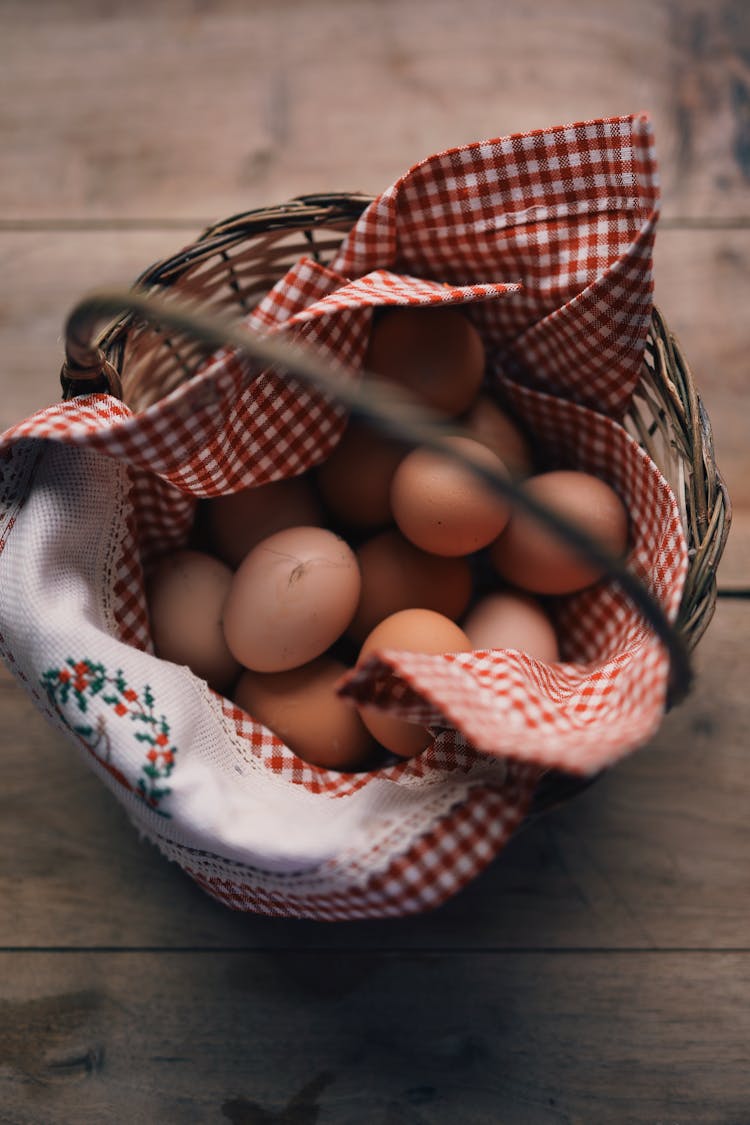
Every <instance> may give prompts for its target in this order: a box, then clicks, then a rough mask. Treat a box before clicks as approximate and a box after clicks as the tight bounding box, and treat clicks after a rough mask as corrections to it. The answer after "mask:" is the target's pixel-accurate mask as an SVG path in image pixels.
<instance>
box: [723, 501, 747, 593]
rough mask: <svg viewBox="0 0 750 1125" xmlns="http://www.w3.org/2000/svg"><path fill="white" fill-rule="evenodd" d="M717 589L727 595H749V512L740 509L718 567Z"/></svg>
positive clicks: (736, 512)
mask: <svg viewBox="0 0 750 1125" xmlns="http://www.w3.org/2000/svg"><path fill="white" fill-rule="evenodd" d="M719 588H720V589H721V590H722V591H723V592H725V593H727V594H735V595H736V594H749V593H750V511H748V510H747V508H740V509H739V510H738V511H735V512H734V515H733V516H732V528H731V531H730V534H729V540H728V541H727V546H726V550H725V552H724V556H723V558H722V560H721V565H720V567H719Z"/></svg>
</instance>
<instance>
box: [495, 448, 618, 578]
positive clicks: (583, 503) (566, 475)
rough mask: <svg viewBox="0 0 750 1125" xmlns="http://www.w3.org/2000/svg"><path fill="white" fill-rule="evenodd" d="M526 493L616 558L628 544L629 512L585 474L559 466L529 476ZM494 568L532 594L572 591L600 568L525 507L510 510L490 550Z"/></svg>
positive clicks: (610, 491)
mask: <svg viewBox="0 0 750 1125" xmlns="http://www.w3.org/2000/svg"><path fill="white" fill-rule="evenodd" d="M525 488H526V489H527V491H528V492H529V494H530V496H531V497H532V498H533V499H535V500H538V501H539V502H540V503H542V504H545V505H546V506H547V507H549V508H550V509H551V510H552V511H554V512H556V513H557V514H558V515H560V516H562V517H563V518H565V519H567V520H568V521H569V522H570V523H573V524H575V525H577V526H578V527H579V528H580V529H581V530H582V531H584V532H586V533H588V535H590V536H591V538H592V539H595V540H597V541H598V542H599V543H600V544H601V546H602V548H604V549H606V550H607V551H609V552H610V554H612V555H614V556H616V557H618V556H620V557H621V556H623V555H624V554H625V551H626V548H627V543H628V517H627V512H626V511H625V507H624V505H623V503H622V501H621V500H620V497H619V496H618V495H617V493H616V492H615V491H614V489H612V488H610V486H609V485H608V484H606V483H605V482H604V481H603V480H600V479H599V478H598V477H594V476H591V475H590V474H589V473H581V472H575V471H571V470H558V471H555V472H551V473H542V474H540V475H539V476H536V477H531V479H530V480H529V481H528V482H527V483H526V485H525ZM490 557H491V559H492V563H493V565H494V566H495V568H496V570H497V571H498V573H499V574H500V575H501V576H502V577H503V578H505V579H506V580H507V581H508V582H512V583H513V585H515V586H520V587H521V589H523V590H529V591H530V592H531V593H536V594H571V593H574V592H575V591H576V590H583V589H584V588H585V587H586V586H590V585H592V583H594V582H597V581H598V580H599V579H600V578H601V577H602V573H603V572H602V570H601V568H600V567H598V566H596V565H594V564H593V563H591V562H589V561H588V560H587V559H585V558H583V557H582V556H580V555H579V554H578V553H577V552H576V551H574V550H573V549H572V548H571V547H568V546H567V545H566V543H565V542H564V541H563V540H562V539H561V538H560V537H559V536H558V535H556V534H555V533H554V532H553V531H551V530H549V531H548V530H547V528H546V527H544V526H543V525H542V524H541V522H540V521H539V520H537V519H535V518H534V517H533V516H530V515H526V514H525V513H524V512H520V511H516V512H514V513H513V515H512V517H511V519H510V522H509V523H508V526H507V528H506V529H505V531H504V532H503V534H502V535H501V536H500V538H499V539H498V540H497V542H495V543H493V545H492V547H491V549H490Z"/></svg>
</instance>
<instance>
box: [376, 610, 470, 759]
mask: <svg viewBox="0 0 750 1125" xmlns="http://www.w3.org/2000/svg"><path fill="white" fill-rule="evenodd" d="M379 649H401V650H402V651H405V652H424V653H431V654H432V653H434V654H439V653H443V652H470V651H471V642H470V641H469V638H468V637H467V636H466V634H465V633H464V631H463V630H462V629H459V627H458V625H456V623H455V621H450V620H449V619H448V618H447V617H444V616H443V615H442V614H441V613H435V612H434V611H433V610H430V609H404V610H401V611H400V612H399V613H394V614H391V616H390V617H386V619H385V621H381V622H380V624H379V625H376V626H375V628H374V629H373V631H372V632H371V633H370V635H369V636H368V637H367V639H366V640H365V643H364V644H363V645H362V649H361V651H360V654H359V659H358V660H357V663H358V664H361V663H362V661H363V660H364V659H365V657H366V656H368V655H369V654H370V653H371V652H375V651H377V650H379ZM360 713H361V715H362V721H363V723H364V724H365V726H366V727H367V729H368V730H369V731H370V733H371V734H372V736H373V737H374V738H376V739H377V740H378V742H379V743H380V744H381V745H382V746H385V747H386V749H387V750H390V751H392V752H393V753H394V754H398V755H400V756H401V757H402V758H411V757H413V756H414V755H415V754H419V753H421V751H422V750H424V749H426V747H427V746H429V744H430V742H431V736H430V733H429V731H428V730H427V728H426V727H423V726H421V725H420V724H419V723H409V722H407V721H406V720H405V719H399V718H398V717H395V716H393V715H387V714H384V713H383V712H382V711H379V710H377V708H375V707H370V706H367V705H364V706H361V707H360Z"/></svg>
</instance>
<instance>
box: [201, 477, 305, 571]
mask: <svg viewBox="0 0 750 1125" xmlns="http://www.w3.org/2000/svg"><path fill="white" fill-rule="evenodd" d="M201 508H202V512H201V515H202V517H203V519H204V525H205V531H206V539H207V547H208V548H209V549H210V550H211V551H212V552H213V553H214V554H216V555H217V556H218V557H219V558H220V559H222V560H223V561H224V562H225V563H228V564H229V566H231V567H234V568H236V567H238V566H239V565H240V563H241V562H242V560H243V559H244V557H245V555H247V554H248V552H249V551H251V550H252V548H253V547H254V546H255V545H256V544H257V543H260V541H261V540H262V539H267V538H268V536H269V535H273V533H274V532H276V531H282V530H283V529H284V528H286V527H301V526H308V527H310V526H319V525H320V524H321V523H322V514H321V510H320V504H319V503H318V501H317V498H316V496H315V492H314V490H313V488H312V486H311V484H310V481H309V480H308V479H307V478H305V477H291V478H289V479H288V480H277V481H272V482H271V483H270V484H261V485H258V487H256V488H246V489H243V490H242V491H241V492H234V493H232V494H231V495H229V496H217V497H215V498H212V499H210V500H204V501H202V504H201Z"/></svg>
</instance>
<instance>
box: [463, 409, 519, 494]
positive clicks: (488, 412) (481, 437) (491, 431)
mask: <svg viewBox="0 0 750 1125" xmlns="http://www.w3.org/2000/svg"><path fill="white" fill-rule="evenodd" d="M464 424H465V426H466V428H467V430H469V431H470V432H471V434H472V436H473V437H474V438H475V439H476V440H477V441H479V442H481V443H482V445H486V446H487V448H488V449H491V450H492V452H493V453H495V454H497V456H498V457H499V458H500V460H501V461H502V463H503V464H504V465H505V467H506V469H507V470H508V472H509V473H510V474H511V476H512V477H515V478H516V479H517V480H520V479H523V478H524V477H528V476H529V475H530V474H531V473H532V472H533V470H534V458H533V454H532V452H531V444H530V442H529V441H528V439H527V438H526V435H525V434H524V433H523V431H522V430H521V429H520V427H519V426H517V425H516V423H515V422H514V421H513V419H512V418H511V417H510V415H508V414H506V412H505V411H504V410H501V409H500V407H499V406H497V404H496V403H494V402H493V401H492V399H491V398H490V397H489V395H480V396H479V398H478V399H477V400H476V402H475V403H474V405H473V406H472V408H471V410H470V411H469V413H468V414H467V415H466V417H465V418H464Z"/></svg>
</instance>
